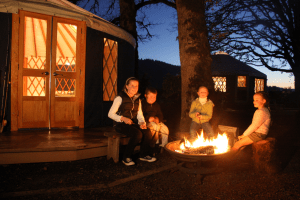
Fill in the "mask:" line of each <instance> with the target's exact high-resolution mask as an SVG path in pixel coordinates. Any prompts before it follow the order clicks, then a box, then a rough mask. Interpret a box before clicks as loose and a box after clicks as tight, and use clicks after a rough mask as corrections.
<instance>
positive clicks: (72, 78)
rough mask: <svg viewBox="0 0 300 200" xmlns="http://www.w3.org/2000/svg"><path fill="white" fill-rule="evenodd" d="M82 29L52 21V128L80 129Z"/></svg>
mask: <svg viewBox="0 0 300 200" xmlns="http://www.w3.org/2000/svg"><path fill="white" fill-rule="evenodd" d="M81 29H82V24H81V23H79V22H78V21H74V20H67V19H62V18H57V17H54V18H53V40H52V64H51V91H50V96H51V109H50V116H51V128H58V127H78V126H79V116H80V109H79V102H80V89H79V87H78V86H79V84H80V72H81V68H80V64H79V63H81V61H82V60H81V56H80V55H79V53H78V52H80V42H78V41H81V39H82V34H81V33H82V31H78V30H81Z"/></svg>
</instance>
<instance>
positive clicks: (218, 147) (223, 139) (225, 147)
mask: <svg viewBox="0 0 300 200" xmlns="http://www.w3.org/2000/svg"><path fill="white" fill-rule="evenodd" d="M184 141H185V142H182V143H181V144H180V150H182V151H183V150H185V149H186V148H199V147H205V146H213V147H214V153H215V154H221V153H226V152H227V151H229V150H230V145H229V144H228V137H227V135H226V134H225V133H223V134H218V137H217V138H215V139H212V140H208V139H205V138H204V134H203V130H202V132H201V135H199V134H198V137H197V139H196V140H194V141H193V142H190V141H189V140H187V139H186V138H184Z"/></svg>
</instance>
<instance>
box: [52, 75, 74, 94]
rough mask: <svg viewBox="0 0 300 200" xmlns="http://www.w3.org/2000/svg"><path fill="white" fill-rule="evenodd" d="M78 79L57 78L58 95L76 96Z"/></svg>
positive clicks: (56, 88)
mask: <svg viewBox="0 0 300 200" xmlns="http://www.w3.org/2000/svg"><path fill="white" fill-rule="evenodd" d="M75 82H76V79H66V78H55V96H56V97H75V88H76V87H75Z"/></svg>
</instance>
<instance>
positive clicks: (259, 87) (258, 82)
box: [254, 78, 265, 93]
mask: <svg viewBox="0 0 300 200" xmlns="http://www.w3.org/2000/svg"><path fill="white" fill-rule="evenodd" d="M264 87H265V80H264V79H258V78H256V79H255V87H254V92H255V93H256V92H260V91H264Z"/></svg>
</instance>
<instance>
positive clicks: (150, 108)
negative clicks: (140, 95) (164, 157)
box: [142, 87, 169, 147]
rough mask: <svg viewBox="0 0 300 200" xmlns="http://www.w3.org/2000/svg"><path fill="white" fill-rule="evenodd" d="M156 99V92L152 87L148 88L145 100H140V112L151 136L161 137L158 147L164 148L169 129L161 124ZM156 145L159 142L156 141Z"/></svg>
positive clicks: (161, 119)
mask: <svg viewBox="0 0 300 200" xmlns="http://www.w3.org/2000/svg"><path fill="white" fill-rule="evenodd" d="M156 97H157V90H156V89H155V88H153V87H148V88H147V89H146V91H145V99H143V100H142V111H143V114H144V117H145V121H146V123H147V126H148V128H150V130H151V132H152V133H153V134H158V135H159V136H160V137H161V144H160V145H159V146H161V147H164V146H165V145H166V144H167V143H168V136H169V129H168V127H167V126H166V125H165V124H164V123H163V122H162V121H163V113H162V111H161V108H160V105H159V104H158V102H156ZM160 137H159V138H160ZM158 143H159V140H158V141H157V144H158Z"/></svg>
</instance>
